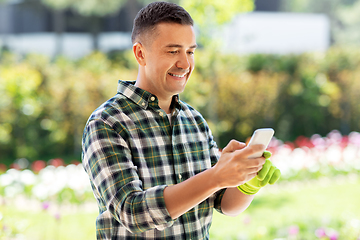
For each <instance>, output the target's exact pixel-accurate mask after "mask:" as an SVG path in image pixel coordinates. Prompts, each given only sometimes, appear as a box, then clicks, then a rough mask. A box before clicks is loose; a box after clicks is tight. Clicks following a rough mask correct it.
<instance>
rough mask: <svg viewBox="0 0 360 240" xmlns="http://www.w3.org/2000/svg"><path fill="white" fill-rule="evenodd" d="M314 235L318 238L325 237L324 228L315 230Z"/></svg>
mask: <svg viewBox="0 0 360 240" xmlns="http://www.w3.org/2000/svg"><path fill="white" fill-rule="evenodd" d="M315 235H316V236H317V237H318V238H323V237H326V236H327V235H326V231H325V229H324V228H318V229H316V231H315Z"/></svg>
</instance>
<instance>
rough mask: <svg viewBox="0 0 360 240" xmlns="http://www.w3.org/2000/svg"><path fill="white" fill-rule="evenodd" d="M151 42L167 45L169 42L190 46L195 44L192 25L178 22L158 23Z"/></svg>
mask: <svg viewBox="0 0 360 240" xmlns="http://www.w3.org/2000/svg"><path fill="white" fill-rule="evenodd" d="M154 31H155V32H154V37H153V39H152V40H153V44H156V45H157V46H168V45H169V44H173V45H181V46H184V47H191V46H194V45H196V37H195V31H194V28H193V26H191V25H182V24H178V23H159V24H157V25H156V27H155V30H154Z"/></svg>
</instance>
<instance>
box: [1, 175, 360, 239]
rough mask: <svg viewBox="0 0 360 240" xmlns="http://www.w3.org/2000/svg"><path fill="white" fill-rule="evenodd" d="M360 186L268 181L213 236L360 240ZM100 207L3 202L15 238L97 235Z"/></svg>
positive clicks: (217, 217)
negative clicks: (326, 235) (329, 235)
mask: <svg viewBox="0 0 360 240" xmlns="http://www.w3.org/2000/svg"><path fill="white" fill-rule="evenodd" d="M359 185H360V178H358V177H355V178H354V179H353V180H351V179H350V178H346V179H340V181H335V180H330V179H329V180H326V181H316V182H313V183H307V184H306V183H305V184H304V183H300V184H288V185H287V184H281V185H280V184H279V185H278V186H268V187H266V188H265V189H263V190H262V191H261V192H260V193H259V194H258V196H256V198H255V200H254V201H253V203H252V204H251V206H250V207H249V208H248V209H247V210H246V211H245V212H244V213H243V214H241V215H240V216H238V217H235V218H232V217H227V216H223V215H221V214H219V213H215V214H214V219H213V225H212V227H211V231H210V239H226V240H227V239H261V240H263V239H264V240H266V239H275V238H277V239H306V240H311V239H318V238H317V237H316V236H315V230H316V229H318V228H320V227H326V228H331V229H333V230H334V231H335V230H336V231H337V232H338V234H339V238H338V240H341V239H346V240H352V239H354V240H356V239H357V237H358V236H359V235H360V208H359V199H360V187H359ZM280 186H281V187H280ZM29 208H30V207H29ZM96 211H97V210H96V209H94V211H93V212H92V211H90V212H88V211H87V212H85V211H81V210H79V209H78V210H76V211H75V212H72V211H69V210H67V211H61V212H60V214H61V215H60V218H57V217H55V215H54V214H53V213H51V211H50V209H49V210H47V211H45V210H40V211H39V210H37V211H35V210H31V208H30V209H29V210H24V209H22V210H20V209H16V208H14V207H11V203H7V204H2V205H0V230H1V228H2V229H5V231H6V229H8V230H9V228H13V232H19V233H21V234H22V238H20V237H17V238H12V239H31V240H33V239H34V240H48V239H51V240H82V239H84V240H85V239H86V240H95V218H96V216H97V212H96ZM356 219H357V220H356ZM357 224H358V225H357ZM4 226H5V228H4ZM292 226H293V227H292ZM294 227H295V228H294ZM14 228H16V229H14ZM296 228H298V233H299V235H300V234H301V236H302V237H301V238H288V231H289V229H290V231H291V229H296ZM293 231H294V230H293ZM0 233H1V231H0ZM274 236H275V237H274ZM345 236H346V237H345ZM355 236H356V237H355ZM0 238H1V234H0ZM5 239H6V238H5Z"/></svg>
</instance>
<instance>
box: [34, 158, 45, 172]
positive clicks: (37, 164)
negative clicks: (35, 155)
mask: <svg viewBox="0 0 360 240" xmlns="http://www.w3.org/2000/svg"><path fill="white" fill-rule="evenodd" d="M45 167H46V162H45V161H43V160H36V161H35V162H33V163H32V164H31V169H32V170H33V171H34V172H36V173H37V172H40V170H41V169H43V168H45Z"/></svg>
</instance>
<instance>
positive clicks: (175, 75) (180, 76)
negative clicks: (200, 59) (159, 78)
mask: <svg viewBox="0 0 360 240" xmlns="http://www.w3.org/2000/svg"><path fill="white" fill-rule="evenodd" d="M169 74H170V75H171V76H174V77H179V78H182V77H184V76H185V75H186V73H185V74H184V75H177V74H173V73H169Z"/></svg>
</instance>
